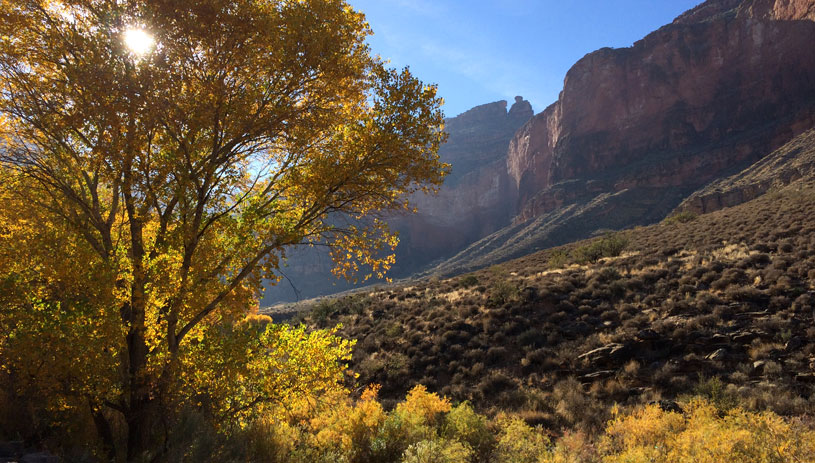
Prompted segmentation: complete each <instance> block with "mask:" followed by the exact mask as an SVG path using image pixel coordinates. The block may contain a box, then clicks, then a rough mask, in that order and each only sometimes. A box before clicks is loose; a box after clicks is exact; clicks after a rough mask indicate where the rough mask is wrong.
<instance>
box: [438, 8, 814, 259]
mask: <svg viewBox="0 0 815 463" xmlns="http://www.w3.org/2000/svg"><path fill="white" fill-rule="evenodd" d="M813 11H815V1H813V0H777V1H774V2H773V1H764V0H742V1H736V0H710V1H708V2H705V3H703V4H702V5H700V6H698V7H697V8H694V9H693V10H691V11H689V12H687V13H685V14H683V15H682V16H680V17H679V18H677V19H676V20H675V21H674V22H673V23H672V24H669V25H667V26H664V27H662V28H661V29H659V30H658V31H656V32H654V33H652V34H649V35H648V36H647V37H645V38H644V39H642V40H640V41H639V42H636V43H635V44H634V45H633V46H632V47H630V48H622V49H608V48H606V49H601V50H598V51H596V52H593V53H590V54H588V55H586V56H585V57H584V58H583V59H581V60H580V61H578V62H577V63H576V64H575V65H574V66H573V67H572V68H571V69H570V70H569V72H568V73H567V75H566V78H565V81H564V88H563V91H562V92H561V94H560V97H559V99H558V101H557V102H555V103H554V104H552V105H551V106H549V107H548V108H546V109H545V110H544V111H543V112H542V113H540V114H538V115H536V116H535V117H534V118H532V119H531V120H530V121H529V122H528V123H527V124H525V125H524V126H523V127H522V128H521V129H520V130H519V131H518V133H517V134H516V135H515V136H514V137H513V140H512V142H511V144H510V149H509V153H508V160H507V170H508V171H509V174H510V176H511V177H512V179H513V181H514V182H515V185H516V186H517V189H518V203H517V211H518V215H517V217H516V219H515V225H514V226H513V227H512V228H508V229H504V230H502V231H500V232H499V234H497V235H494V236H491V237H488V238H487V239H485V240H484V241H481V242H479V243H476V244H475V245H474V246H473V247H472V248H470V249H467V250H465V251H464V252H462V253H461V254H459V255H457V256H455V257H454V258H453V259H451V260H449V261H447V262H445V263H443V264H442V265H441V266H440V267H439V268H438V269H437V271H438V272H440V273H452V272H455V271H461V270H464V269H471V268H476V267H479V266H481V265H485V264H487V263H490V262H495V261H498V260H501V259H506V258H508V257H517V256H520V255H523V254H525V253H527V252H530V251H532V250H534V249H535V248H536V247H539V248H545V247H549V246H553V245H557V244H561V243H563V242H567V241H572V240H574V239H578V238H582V237H586V236H588V235H589V234H591V233H592V232H594V231H596V230H597V229H603V228H620V227H630V226H633V225H642V224H646V223H652V222H653V221H654V220H658V219H659V218H661V217H664V216H665V215H666V214H667V213H669V212H670V211H671V210H672V209H674V208H675V207H676V206H677V205H679V203H680V202H681V201H682V200H683V199H684V198H685V197H686V196H687V195H689V194H691V193H692V192H693V191H695V190H697V189H698V188H700V187H702V186H703V185H705V184H706V183H708V182H710V181H712V180H716V179H718V178H721V177H722V176H726V175H730V174H733V173H735V172H738V171H740V170H741V169H743V168H745V167H747V166H749V165H750V164H752V163H754V162H756V161H757V160H759V159H761V158H762V157H764V156H765V155H767V154H769V153H771V152H772V151H773V150H775V149H776V148H778V147H780V146H781V145H783V144H784V143H786V142H787V141H789V140H790V139H792V138H793V137H795V136H796V135H798V134H800V133H802V132H803V131H805V130H807V129H809V128H810V127H813V126H815V47H813V46H812V43H815V20H813V18H814V17H815V16H814V14H813Z"/></svg>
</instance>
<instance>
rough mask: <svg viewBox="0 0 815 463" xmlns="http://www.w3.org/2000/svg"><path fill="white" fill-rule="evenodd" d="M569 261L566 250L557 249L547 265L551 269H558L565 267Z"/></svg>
mask: <svg viewBox="0 0 815 463" xmlns="http://www.w3.org/2000/svg"><path fill="white" fill-rule="evenodd" d="M568 262H569V255H568V254H566V252H564V251H555V252H553V253H552V255H551V256H549V261H548V262H547V264H546V265H547V266H548V267H549V268H550V269H558V268H561V267H565V266H566V264H567V263H568Z"/></svg>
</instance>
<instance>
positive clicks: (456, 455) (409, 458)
mask: <svg viewBox="0 0 815 463" xmlns="http://www.w3.org/2000/svg"><path fill="white" fill-rule="evenodd" d="M472 453H473V451H472V450H471V449H470V448H468V447H467V446H466V445H464V444H462V443H461V442H458V441H455V440H449V439H441V438H433V439H427V440H423V441H419V442H416V443H415V444H411V445H410V446H408V448H407V449H406V450H405V453H404V455H403V457H402V463H468V462H469V461H470V458H471V456H472Z"/></svg>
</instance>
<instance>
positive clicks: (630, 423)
mask: <svg viewBox="0 0 815 463" xmlns="http://www.w3.org/2000/svg"><path fill="white" fill-rule="evenodd" d="M685 408H686V410H685V413H684V414H679V413H673V412H665V411H663V410H661V409H660V408H659V407H657V406H653V405H652V406H648V407H645V408H642V409H640V410H637V411H635V412H634V413H632V414H631V415H627V416H620V417H618V418H616V419H615V420H613V421H612V422H611V423H610V424H609V426H608V428H607V429H606V435H605V437H604V442H603V447H604V453H605V454H606V457H605V458H604V459H603V461H604V462H605V463H623V462H626V463H639V462H666V463H667V462H671V463H691V462H693V463H714V462H715V463H721V462H733V463H736V462H739V463H765V462H767V463H769V462H804V461H814V460H815V432H813V430H811V429H806V428H805V427H803V426H802V425H800V424H795V423H793V422H790V421H786V420H784V419H783V418H781V417H780V416H778V415H776V414H774V413H772V412H761V413H754V412H748V411H745V410H743V409H740V408H734V409H732V410H729V411H727V412H725V413H724V414H722V412H721V411H720V410H718V409H717V408H716V407H715V406H713V405H712V404H710V403H708V402H706V401H702V400H698V399H697V400H692V401H691V402H690V403H689V404H688V405H687V406H686V407H685Z"/></svg>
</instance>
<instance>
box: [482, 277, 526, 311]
mask: <svg viewBox="0 0 815 463" xmlns="http://www.w3.org/2000/svg"><path fill="white" fill-rule="evenodd" d="M519 295H520V291H519V290H518V287H517V286H516V285H514V284H512V283H511V282H509V281H506V280H498V281H497V282H496V283H494V284H493V285H492V286H491V287H490V288H489V299H488V301H489V303H490V304H491V305H493V306H501V305H504V304H506V303H507V302H510V301H514V300H517V299H518V296H519Z"/></svg>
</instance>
